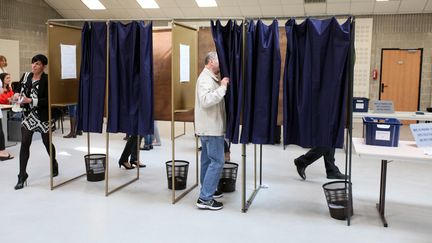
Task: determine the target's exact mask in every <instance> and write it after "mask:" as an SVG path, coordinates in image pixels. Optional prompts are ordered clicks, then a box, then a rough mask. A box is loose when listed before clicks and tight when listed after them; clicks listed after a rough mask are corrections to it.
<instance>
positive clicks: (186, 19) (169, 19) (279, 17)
mask: <svg viewBox="0 0 432 243" xmlns="http://www.w3.org/2000/svg"><path fill="white" fill-rule="evenodd" d="M350 16H351V17H354V16H355V15H349V14H348V15H313V16H272V17H270V16H267V17H260V16H248V17H238V16H237V17H214V18H212V17H208V18H202V17H196V18H149V19H145V18H143V19H48V22H83V21H95V22H96V21H100V22H106V21H135V20H144V21H205V20H218V19H219V20H230V19H233V20H244V19H261V20H274V19H276V20H278V19H279V20H280V19H290V18H300V19H305V18H324V17H325V18H331V17H336V18H338V17H344V18H347V17H350Z"/></svg>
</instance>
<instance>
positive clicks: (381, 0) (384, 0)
mask: <svg viewBox="0 0 432 243" xmlns="http://www.w3.org/2000/svg"><path fill="white" fill-rule="evenodd" d="M376 1H377V2H388V1H389V0H376Z"/></svg>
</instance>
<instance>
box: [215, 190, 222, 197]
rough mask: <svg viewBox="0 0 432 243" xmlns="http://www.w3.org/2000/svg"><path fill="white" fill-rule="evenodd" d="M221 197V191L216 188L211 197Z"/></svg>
mask: <svg viewBox="0 0 432 243" xmlns="http://www.w3.org/2000/svg"><path fill="white" fill-rule="evenodd" d="M221 197H223V192H222V191H219V190H216V191H215V193H214V194H213V198H221Z"/></svg>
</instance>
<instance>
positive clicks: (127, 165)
mask: <svg viewBox="0 0 432 243" xmlns="http://www.w3.org/2000/svg"><path fill="white" fill-rule="evenodd" d="M122 166H123V167H124V168H125V169H126V170H132V169H135V167H133V166H132V165H131V164H129V162H119V168H121V167H122Z"/></svg>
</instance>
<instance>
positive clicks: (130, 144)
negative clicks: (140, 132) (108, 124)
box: [118, 135, 138, 170]
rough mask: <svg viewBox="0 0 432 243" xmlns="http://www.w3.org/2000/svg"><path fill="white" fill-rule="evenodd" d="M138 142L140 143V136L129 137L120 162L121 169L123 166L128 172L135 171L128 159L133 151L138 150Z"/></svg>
mask: <svg viewBox="0 0 432 243" xmlns="http://www.w3.org/2000/svg"><path fill="white" fill-rule="evenodd" d="M137 141H138V136H136V135H131V136H129V138H128V140H127V142H126V144H125V147H124V149H123V152H122V154H121V156H120V159H119V162H118V164H119V167H121V166H123V167H124V168H125V169H127V170H129V169H133V166H132V165H131V164H130V163H129V162H128V158H129V156H130V155H131V153H132V150H133V149H135V150H136V146H137Z"/></svg>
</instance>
